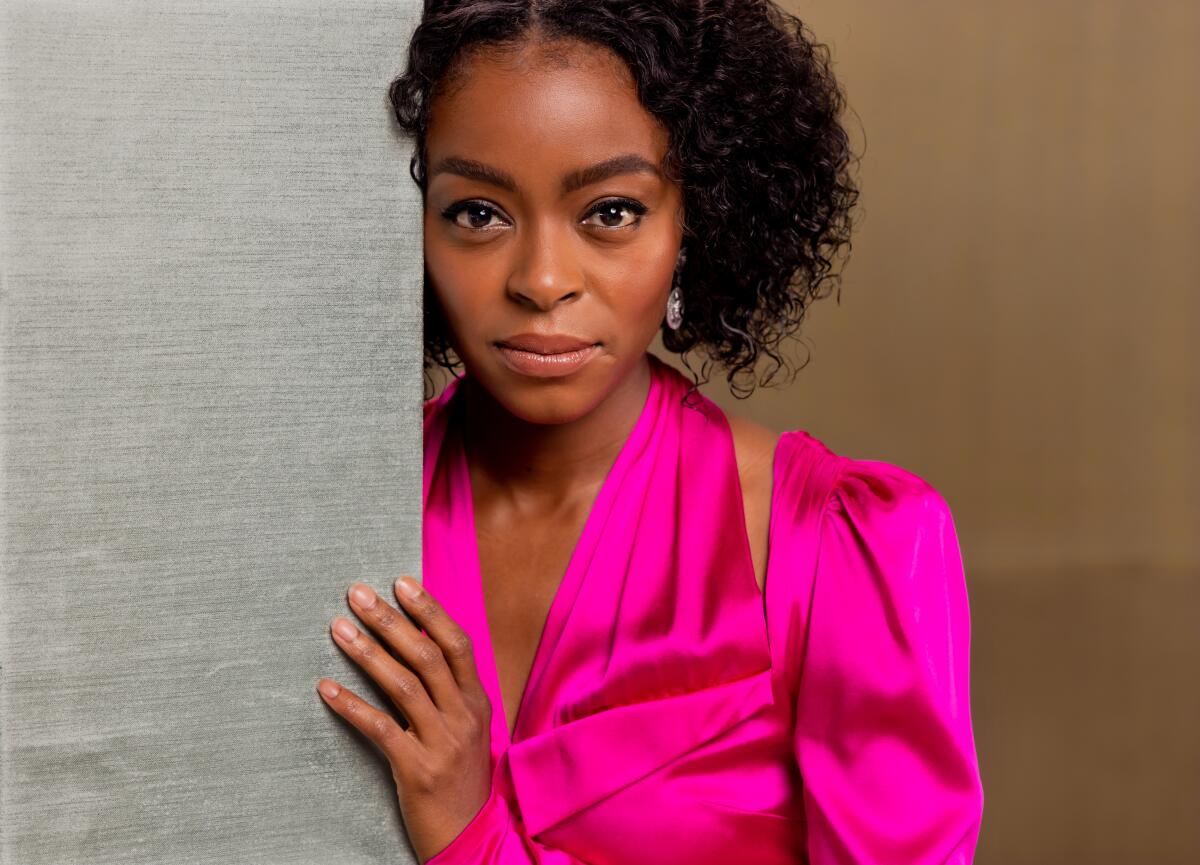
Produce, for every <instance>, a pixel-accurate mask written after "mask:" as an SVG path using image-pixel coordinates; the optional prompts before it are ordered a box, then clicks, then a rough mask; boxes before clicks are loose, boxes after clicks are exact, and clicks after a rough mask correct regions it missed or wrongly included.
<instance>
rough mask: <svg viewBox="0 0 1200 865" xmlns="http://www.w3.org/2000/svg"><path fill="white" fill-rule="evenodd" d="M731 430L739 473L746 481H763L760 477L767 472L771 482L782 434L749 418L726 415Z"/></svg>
mask: <svg viewBox="0 0 1200 865" xmlns="http://www.w3.org/2000/svg"><path fill="white" fill-rule="evenodd" d="M726 417H728V418H729V429H730V432H732V433H733V449H734V452H735V453H736V454H737V463H738V472H739V473H740V474H741V475H742V476H743V483H745V482H746V481H755V480H761V479H760V478H758V477H757V476H758V475H761V474H762V473H763V472H766V473H767V475H768V477H767V478H766V480H767V482H768V483H769V482H770V477H769V475H770V471H771V466H772V463H773V462H774V457H775V444H776V442H778V441H779V436H780V433H779V432H777V431H776V430H773V429H771V428H770V427H766V426H763V425H762V424H760V423H757V422H756V421H752V420H750V419H749V418H745V417H741V416H739V415H735V414H729V413H726Z"/></svg>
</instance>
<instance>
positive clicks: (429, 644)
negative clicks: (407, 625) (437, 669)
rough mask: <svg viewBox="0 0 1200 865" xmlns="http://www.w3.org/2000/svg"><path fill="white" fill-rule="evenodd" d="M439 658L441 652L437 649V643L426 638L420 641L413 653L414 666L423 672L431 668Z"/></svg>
mask: <svg viewBox="0 0 1200 865" xmlns="http://www.w3.org/2000/svg"><path fill="white" fill-rule="evenodd" d="M441 658H442V650H441V649H439V648H438V645H437V643H435V642H433V640H430V639H428V638H425V639H422V640H421V641H420V642H419V643H418V644H417V647H416V649H415V650H414V651H413V663H414V665H415V666H417V667H419V668H420V669H423V670H428V669H430V668H432V667H433V666H435V665H436V664H437V663H438V661H439V660H441Z"/></svg>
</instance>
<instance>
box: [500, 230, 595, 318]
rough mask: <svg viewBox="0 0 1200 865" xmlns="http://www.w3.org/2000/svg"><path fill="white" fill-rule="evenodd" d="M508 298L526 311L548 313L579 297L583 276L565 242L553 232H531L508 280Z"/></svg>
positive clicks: (564, 239) (568, 245)
mask: <svg viewBox="0 0 1200 865" xmlns="http://www.w3.org/2000/svg"><path fill="white" fill-rule="evenodd" d="M507 292H508V296H509V297H511V298H512V299H513V300H515V301H516V302H517V303H519V304H521V305H522V306H524V307H526V308H528V309H534V310H537V311H539V312H549V311H551V310H552V309H554V307H556V306H558V304H560V303H568V302H570V301H572V300H575V299H577V298H579V297H580V296H582V294H583V274H582V272H581V270H580V267H579V262H578V259H577V258H576V256H575V254H574V252H573V251H572V250H571V247H570V243H569V240H568V239H567V238H559V237H556V235H555V232H554V231H553V229H551V230H543V231H537V232H531V233H530V234H529V235H528V236H527V238H526V239H525V243H524V244H523V247H522V249H521V252H520V255H519V258H518V260H517V262H516V264H515V266H514V267H513V270H512V273H511V274H510V275H509V278H508V285H507Z"/></svg>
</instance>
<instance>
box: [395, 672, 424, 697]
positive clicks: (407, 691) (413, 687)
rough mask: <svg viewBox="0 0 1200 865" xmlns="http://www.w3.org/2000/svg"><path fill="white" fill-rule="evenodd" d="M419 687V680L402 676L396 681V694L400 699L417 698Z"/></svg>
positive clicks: (414, 677)
mask: <svg viewBox="0 0 1200 865" xmlns="http://www.w3.org/2000/svg"><path fill="white" fill-rule="evenodd" d="M421 687H422V686H421V680H420V679H418V678H417V677H416V676H411V675H404V676H399V677H398V678H397V680H396V693H397V694H398V695H400V697H401V698H405V697H415V696H417V693H418V692H419V691H420V690H421Z"/></svg>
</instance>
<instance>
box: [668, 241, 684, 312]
mask: <svg viewBox="0 0 1200 865" xmlns="http://www.w3.org/2000/svg"><path fill="white" fill-rule="evenodd" d="M686 260H687V252H686V251H684V250H683V249H680V250H679V260H678V261H677V262H676V263H675V275H674V276H673V277H672V278H671V293H670V294H669V295H668V296H667V327H669V328H671V330H679V326H680V325H681V324H683V292H682V291H681V290H680V288H679V276H680V273H682V271H683V263H684V261H686Z"/></svg>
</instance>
